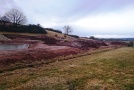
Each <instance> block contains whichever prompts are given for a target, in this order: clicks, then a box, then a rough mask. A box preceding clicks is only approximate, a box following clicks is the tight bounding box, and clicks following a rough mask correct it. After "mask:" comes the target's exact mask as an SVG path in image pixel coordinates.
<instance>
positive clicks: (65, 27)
mask: <svg viewBox="0 0 134 90" xmlns="http://www.w3.org/2000/svg"><path fill="white" fill-rule="evenodd" d="M63 29H64V31H65V34H66V35H69V34H70V33H72V31H73V29H72V27H71V26H69V25H66V26H64V27H63Z"/></svg>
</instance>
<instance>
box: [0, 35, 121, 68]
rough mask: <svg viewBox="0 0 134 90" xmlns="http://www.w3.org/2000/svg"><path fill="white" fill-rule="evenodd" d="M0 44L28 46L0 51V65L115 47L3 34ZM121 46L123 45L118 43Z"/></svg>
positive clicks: (93, 41) (84, 41) (99, 43)
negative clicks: (26, 46) (26, 45)
mask: <svg viewBox="0 0 134 90" xmlns="http://www.w3.org/2000/svg"><path fill="white" fill-rule="evenodd" d="M2 37H3V38H7V40H1V41H0V44H28V45H29V47H28V48H27V49H21V50H1V51H0V65H2V66H3V65H8V64H13V63H16V62H18V61H19V62H20V61H23V62H29V63H30V62H33V61H37V60H42V59H43V60H49V59H52V58H55V57H60V56H67V55H73V54H77V53H80V52H85V51H86V50H90V49H94V48H95V49H97V48H102V47H103V48H104V47H105V48H108V47H113V46H114V47H115V46H118V43H115V42H114V44H117V45H112V44H110V43H106V42H103V41H97V40H79V39H78V40H74V41H63V40H60V39H55V38H52V37H47V36H43V35H40V36H26V35H15V34H14V35H13V34H4V35H2ZM119 44H120V46H123V43H119Z"/></svg>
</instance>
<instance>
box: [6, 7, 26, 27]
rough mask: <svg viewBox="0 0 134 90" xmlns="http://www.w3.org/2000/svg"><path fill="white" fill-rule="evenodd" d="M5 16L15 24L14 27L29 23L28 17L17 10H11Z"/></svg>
mask: <svg viewBox="0 0 134 90" xmlns="http://www.w3.org/2000/svg"><path fill="white" fill-rule="evenodd" d="M5 16H6V17H7V18H8V19H9V20H10V21H11V22H12V23H14V26H17V25H18V24H24V23H26V22H27V18H26V16H25V15H24V14H23V13H22V12H21V11H19V10H17V9H11V10H10V11H8V12H7V13H6V14H5Z"/></svg>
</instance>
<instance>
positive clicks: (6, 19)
mask: <svg viewBox="0 0 134 90" xmlns="http://www.w3.org/2000/svg"><path fill="white" fill-rule="evenodd" d="M1 22H2V23H3V25H4V26H5V25H6V23H8V22H10V20H9V19H8V18H7V17H6V16H3V17H1Z"/></svg>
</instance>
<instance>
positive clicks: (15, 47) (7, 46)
mask: <svg viewBox="0 0 134 90" xmlns="http://www.w3.org/2000/svg"><path fill="white" fill-rule="evenodd" d="M28 47H29V45H28V44H0V50H21V49H27V48H28Z"/></svg>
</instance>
